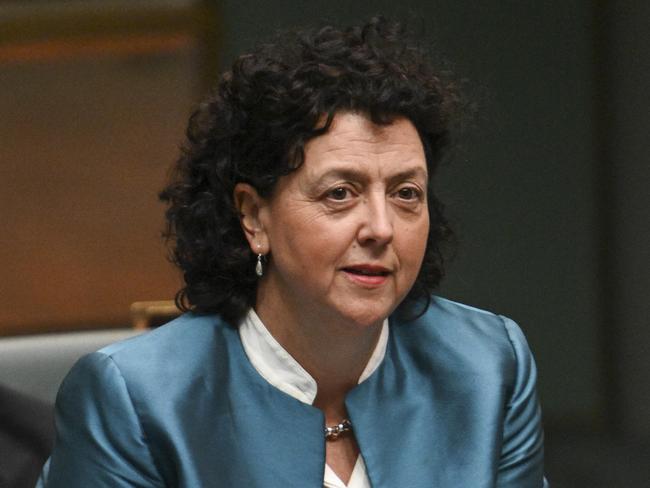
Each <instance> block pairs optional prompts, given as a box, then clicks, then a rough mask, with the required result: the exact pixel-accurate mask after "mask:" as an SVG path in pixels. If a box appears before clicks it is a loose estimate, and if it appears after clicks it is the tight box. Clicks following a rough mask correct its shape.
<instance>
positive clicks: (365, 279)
mask: <svg viewBox="0 0 650 488" xmlns="http://www.w3.org/2000/svg"><path fill="white" fill-rule="evenodd" d="M343 271H344V272H345V275H346V276H347V277H348V279H350V280H351V281H353V282H354V283H357V284H360V285H363V286H365V287H376V286H380V285H383V284H384V283H385V282H386V281H387V279H388V275H390V270H389V269H388V268H385V267H383V266H376V265H369V264H359V265H354V266H346V267H344V268H343Z"/></svg>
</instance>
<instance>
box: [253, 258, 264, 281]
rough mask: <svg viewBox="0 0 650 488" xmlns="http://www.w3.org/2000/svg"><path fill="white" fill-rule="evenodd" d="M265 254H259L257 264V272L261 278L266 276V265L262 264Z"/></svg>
mask: <svg viewBox="0 0 650 488" xmlns="http://www.w3.org/2000/svg"><path fill="white" fill-rule="evenodd" d="M263 256H264V255H263V254H258V255H257V264H255V274H256V275H257V276H259V277H260V278H261V277H262V276H264V266H263V265H262V257H263Z"/></svg>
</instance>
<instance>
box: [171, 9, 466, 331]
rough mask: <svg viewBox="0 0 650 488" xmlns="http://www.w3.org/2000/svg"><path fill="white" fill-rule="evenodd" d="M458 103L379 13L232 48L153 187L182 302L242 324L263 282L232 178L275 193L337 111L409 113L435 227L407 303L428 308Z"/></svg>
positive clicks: (379, 117)
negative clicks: (157, 187)
mask: <svg viewBox="0 0 650 488" xmlns="http://www.w3.org/2000/svg"><path fill="white" fill-rule="evenodd" d="M458 106H459V104H458V95H457V90H456V89H455V85H454V84H453V83H452V82H449V81H445V80H444V77H443V76H442V73H441V72H437V71H436V70H435V69H434V67H433V65H432V63H431V62H430V61H429V59H428V57H427V56H426V54H425V52H424V50H423V49H422V48H421V47H419V46H418V45H417V43H415V42H413V41H411V38H410V36H408V35H407V33H406V32H405V29H403V27H402V26H401V25H400V24H398V23H394V22H390V21H388V20H386V19H384V18H382V17H377V18H373V19H371V20H370V21H369V22H367V23H366V24H365V25H362V26H355V27H349V28H345V29H337V28H335V27H331V26H328V27H324V28H320V29H313V30H305V31H296V32H289V33H284V34H282V35H280V36H279V37H277V38H276V39H275V41H274V42H272V43H267V44H263V45H260V46H259V47H258V48H256V49H255V50H253V51H252V52H250V53H247V54H243V55H241V56H239V58H238V59H237V60H236V61H235V62H234V63H233V65H232V68H231V69H230V70H229V71H226V72H225V73H224V74H223V75H222V77H221V79H220V82H219V83H218V85H217V87H216V90H215V91H214V92H213V94H212V95H211V96H210V97H208V98H207V99H206V100H204V101H203V102H202V103H201V104H200V105H199V106H198V108H197V109H196V111H195V112H194V113H193V114H192V116H191V118H190V122H189V127H188V129H187V134H186V137H187V140H186V142H185V144H184V146H183V149H182V154H181V157H180V159H179V160H178V162H177V163H176V166H175V169H174V172H173V177H172V179H171V181H170V183H169V184H168V186H167V187H166V188H165V189H164V190H163V191H162V192H161V193H160V198H161V200H163V201H164V202H166V203H167V204H168V208H167V211H166V218H167V228H166V231H165V235H166V237H167V238H168V239H169V240H170V241H171V244H172V248H171V252H172V260H173V261H174V263H175V264H176V265H177V266H178V267H179V268H180V269H181V270H182V272H183V275H184V280H185V286H184V287H183V288H182V289H181V290H180V291H179V292H178V293H177V295H176V303H177V305H178V306H179V307H180V308H181V309H182V310H185V311H188V310H191V311H193V312H196V313H201V314H203V313H218V314H220V315H221V316H222V318H223V319H224V320H226V321H227V322H229V323H231V324H237V323H238V322H239V320H240V319H241V318H242V317H243V315H244V314H245V313H246V311H247V310H248V308H249V307H251V306H253V305H254V304H255V297H256V290H257V279H258V278H257V276H256V275H255V272H254V262H255V255H254V254H253V253H252V251H251V250H250V248H249V245H248V242H247V241H246V239H245V236H244V233H243V231H242V229H241V225H240V220H239V214H238V211H237V209H236V208H235V203H234V200H233V189H234V187H235V185H236V184H237V183H239V182H245V183H248V184H250V185H252V186H253V187H254V188H255V189H256V190H257V191H258V193H259V194H260V195H261V196H263V197H268V196H270V195H271V194H272V192H273V189H274V187H275V184H276V182H277V181H278V179H279V178H281V177H282V176H284V175H287V174H289V173H290V172H291V171H294V170H295V169H297V168H298V167H300V165H301V164H302V163H303V160H304V147H305V144H306V142H307V141H309V140H310V139H311V138H313V137H317V136H319V135H321V134H323V133H325V132H326V131H327V130H328V128H329V127H330V124H331V122H332V120H333V117H334V115H335V114H336V113H337V112H342V111H351V112H356V113H362V114H364V115H365V116H367V117H368V118H369V119H370V120H371V121H373V122H374V123H375V124H380V125H386V124H390V123H391V122H392V121H393V120H394V119H395V118H396V117H406V118H407V119H409V120H410V121H411V122H412V123H413V125H414V126H415V128H416V129H417V131H418V133H419V135H420V138H421V140H422V143H423V147H424V151H425V157H426V162H427V166H428V171H429V184H428V189H427V198H428V205H429V218H430V226H429V229H430V230H429V236H428V241H427V247H426V252H425V256H424V260H423V263H422V267H421V269H420V272H419V275H418V277H417V279H416V282H415V284H414V285H413V287H412V289H411V291H410V292H409V295H408V296H407V298H406V299H405V300H404V302H403V303H414V302H418V303H424V308H426V306H427V305H428V303H429V299H430V298H429V297H430V295H431V293H432V291H433V289H434V288H435V287H436V286H437V285H438V284H439V282H440V280H441V279H442V277H443V275H444V268H443V263H444V258H443V252H442V246H443V244H445V242H448V241H449V239H450V237H451V236H452V232H451V230H450V228H449V226H448V223H447V220H446V219H445V216H444V214H443V205H442V204H441V203H440V201H439V200H438V199H437V197H436V195H435V194H434V191H433V175H434V173H435V170H436V168H437V166H438V164H439V162H440V160H441V158H442V156H443V154H444V153H445V152H446V149H447V148H448V147H449V146H450V142H451V134H452V126H453V122H454V120H455V115H456V114H457V112H458ZM323 119H325V121H326V122H325V123H324V124H323V123H322V121H323ZM319 122H320V123H319ZM422 300H424V302H422Z"/></svg>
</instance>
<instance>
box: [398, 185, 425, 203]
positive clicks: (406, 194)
mask: <svg viewBox="0 0 650 488" xmlns="http://www.w3.org/2000/svg"><path fill="white" fill-rule="evenodd" d="M397 195H398V196H399V197H400V198H401V199H402V200H415V199H417V198H418V197H419V196H420V194H419V192H418V191H417V190H416V189H415V188H411V187H408V186H407V187H404V188H400V189H399V190H398V191H397Z"/></svg>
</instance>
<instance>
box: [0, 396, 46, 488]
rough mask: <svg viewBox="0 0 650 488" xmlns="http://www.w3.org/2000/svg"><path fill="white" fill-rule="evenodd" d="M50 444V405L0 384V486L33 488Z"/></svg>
mask: <svg viewBox="0 0 650 488" xmlns="http://www.w3.org/2000/svg"><path fill="white" fill-rule="evenodd" d="M53 445H54V418H53V411H52V406H51V405H49V404H47V403H45V402H43V401H41V400H39V399H37V398H33V397H31V396H28V395H24V394H22V393H19V392H17V391H15V390H13V389H10V388H6V387H4V386H2V385H0V487H11V488H27V487H30V488H31V487H33V486H34V485H35V484H36V480H37V479H38V475H39V473H40V471H41V468H42V466H43V463H45V460H46V459H47V457H48V456H49V454H50V451H51V449H52V446H53Z"/></svg>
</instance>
